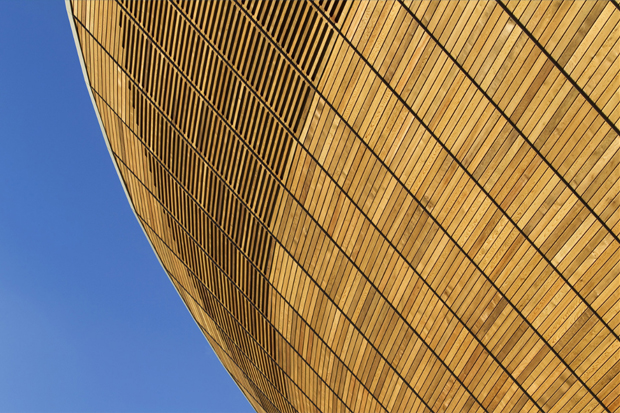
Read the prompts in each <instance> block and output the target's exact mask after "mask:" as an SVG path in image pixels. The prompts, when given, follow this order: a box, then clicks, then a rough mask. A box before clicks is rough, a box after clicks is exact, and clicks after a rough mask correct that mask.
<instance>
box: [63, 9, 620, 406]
mask: <svg viewBox="0 0 620 413" xmlns="http://www.w3.org/2000/svg"><path fill="white" fill-rule="evenodd" d="M67 7H68V11H69V14H70V18H71V21H72V25H73V28H74V32H75V36H76V41H77V43H78V49H79V51H80V56H81V58H82V61H83V66H84V71H85V76H86V78H87V83H88V87H89V89H90V93H91V95H92V98H93V102H94V105H95V108H96V111H97V113H98V116H99V118H100V121H101V124H102V128H103V130H104V134H105V136H106V140H107V142H108V144H109V148H110V152H111V155H112V158H113V161H114V163H115V165H116V167H117V170H118V173H119V176H120V178H121V181H122V183H123V185H124V187H125V189H126V191H127V194H128V197H129V198H130V202H131V205H132V207H133V208H134V211H135V213H136V216H137V218H138V220H139V222H140V223H141V225H142V227H143V228H144V231H145V233H146V235H147V237H148V239H149V240H150V242H151V244H152V246H153V248H154V250H155V252H156V253H157V255H158V257H159V258H160V260H161V263H162V265H163V267H164V269H165V271H166V272H167V274H168V275H169V277H170V279H171V281H172V283H173V284H174V286H175V288H176V289H177V291H178V292H179V294H180V296H181V297H182V299H183V300H184V302H185V303H186V305H187V307H188V309H189V311H190V312H191V314H192V315H193V317H194V318H195V320H196V322H197V324H198V326H199V327H200V329H201V330H202V332H203V333H204V335H205V336H206V338H207V339H208V340H209V342H210V343H211V345H212V347H213V349H214V350H215V352H216V353H217V355H218V357H219V358H220V360H221V361H222V363H223V364H224V366H225V367H226V368H227V369H228V371H229V372H230V373H231V375H232V377H233V379H234V380H235V381H236V382H237V384H238V385H239V387H240V389H241V390H242V391H243V393H244V394H245V395H246V397H247V398H248V399H249V401H250V402H251V403H252V405H253V406H254V407H255V408H256V410H257V411H265V412H314V411H324V412H347V411H348V412H448V413H450V412H470V411H471V412H473V411H477V412H508V411H515V412H517V411H519V412H530V411H532V412H534V411H544V412H569V411H574V412H582V411H590V412H616V411H620V339H619V336H618V334H619V333H620V240H619V234H620V211H619V210H618V209H619V207H620V168H619V163H620V154H619V153H618V151H619V150H620V137H619V130H618V123H619V120H620V107H619V104H620V92H619V90H620V76H619V67H620V60H619V59H620V58H619V52H620V31H619V29H618V28H619V27H620V7H619V6H618V3H617V2H615V1H610V2H607V1H565V2H564V1H547V2H529V1H512V0H509V1H506V0H498V1H479V2H476V1H405V0H403V1H393V2H375V1H368V2H366V1H361V2H360V1H351V2H349V1H346V2H345V1H330V0H325V1H316V2H306V1H288V2H273V1H243V0H235V1H226V2H224V1H214V2H184V1H173V2H163V1H161V2H132V1H117V2H111V1H110V2H86V1H71V2H69V3H67ZM205 374H208V373H207V372H205Z"/></svg>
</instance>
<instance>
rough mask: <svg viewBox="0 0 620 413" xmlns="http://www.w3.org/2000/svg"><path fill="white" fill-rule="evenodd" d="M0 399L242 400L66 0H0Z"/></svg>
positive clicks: (125, 405)
mask: <svg viewBox="0 0 620 413" xmlns="http://www.w3.org/2000/svg"><path fill="white" fill-rule="evenodd" d="M0 82H1V83H0V140H1V143H2V146H1V147H0V412H243V411H252V409H251V407H250V405H249V404H248V403H247V401H246V400H245V398H244V396H243V395H242V393H241V392H240V391H239V390H238V389H237V387H236V385H235V383H234V382H233V381H232V379H231V378H230V377H229V376H228V374H227V373H226V371H225V370H224V368H223V367H222V366H221V364H220V363H219V361H218V359H217V357H216V356H215V354H214V353H213V351H212V350H211V348H210V347H209V345H208V343H207V341H206V340H205V339H204V337H203V336H202V334H201V333H200V331H199V330H198V328H197V327H196V325H195V323H194V321H193V320H192V318H191V316H190V315H189V313H188V311H187V310H186V308H185V306H184V305H183V303H182V301H181V299H180V298H179V297H178V295H177V293H176V291H175V290H174V288H173V286H172V284H171V283H170V281H169V280H168V278H167V277H166V275H165V273H164V272H163V270H162V269H161V268H160V266H159V263H158V261H157V259H156V258H155V255H154V253H153V251H152V250H151V247H150V246H149V244H148V242H147V240H146V238H145V236H144V235H143V233H142V230H141V229H140V227H139V225H138V223H137V221H136V219H135V217H134V215H133V213H132V212H131V209H130V207H129V204H128V203H127V199H126V198H125V194H124V193H123V190H122V187H121V184H120V182H119V181H118V178H117V176H116V172H115V171H114V167H113V165H112V161H111V160H110V157H109V155H108V152H107V150H106V147H105V144H104V141H103V137H102V135H101V132H100V130H99V125H98V123H97V119H96V117H95V113H94V110H93V107H92V104H91V102H90V99H89V97H88V93H87V90H86V86H85V84H84V80H83V77H82V73H81V69H80V64H79V61H78V57H77V53H76V49H75V44H74V42H73V37H72V34H71V29H70V26H69V21H68V18H67V13H66V11H65V5H64V2H61V1H55V2H48V1H38V2H35V1H21V2H20V1H6V0H3V1H0Z"/></svg>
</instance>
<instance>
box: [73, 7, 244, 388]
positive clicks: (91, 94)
mask: <svg viewBox="0 0 620 413" xmlns="http://www.w3.org/2000/svg"><path fill="white" fill-rule="evenodd" d="M65 7H66V9H67V17H68V18H69V24H70V25H71V32H72V33H73V41H74V42H75V46H76V49H77V54H78V57H79V59H80V66H81V67H82V75H83V76H84V83H86V89H87V90H88V95H89V96H90V101H91V103H92V104H93V109H94V110H95V114H96V115H97V121H98V122H99V128H100V129H101V133H102V134H103V140H104V141H105V146H106V148H108V153H109V154H110V158H111V160H112V164H113V165H114V169H115V170H116V174H117V175H118V179H119V181H120V182H121V186H122V187H123V191H125V196H126V197H127V201H128V203H129V206H130V207H131V211H132V212H133V214H134V216H135V217H136V221H138V224H139V225H140V228H141V229H142V232H143V233H144V236H145V238H146V239H147V241H148V243H149V245H150V246H151V249H152V250H153V254H154V255H155V257H156V258H157V261H158V262H159V265H160V266H161V268H162V269H163V270H164V274H166V276H167V277H168V280H169V281H170V283H171V284H172V286H173V287H174V290H175V291H176V293H177V294H178V295H179V298H180V299H181V302H182V303H183V305H184V306H185V308H186V309H187V312H188V313H189V315H190V317H191V319H192V320H194V322H195V323H196V326H197V327H198V330H199V331H200V332H201V334H202V335H203V336H204V333H203V332H202V328H201V327H200V325H199V324H198V321H196V319H195V318H194V316H193V315H192V312H191V311H190V309H189V307H188V306H187V304H186V303H185V300H183V297H182V296H181V293H179V291H178V289H177V287H176V285H175V284H174V282H173V281H172V278H170V274H168V271H166V267H165V266H164V264H163V263H162V262H161V259H160V258H159V255H158V254H157V251H156V250H155V246H154V245H153V243H152V242H151V239H150V238H149V237H148V235H147V233H146V230H145V229H144V226H143V225H142V222H141V221H140V218H138V214H137V213H136V210H135V208H134V206H133V203H132V202H131V198H130V197H129V192H128V191H127V187H126V186H125V181H124V180H123V177H122V175H121V172H120V170H119V169H118V165H117V164H116V161H115V160H114V154H113V153H112V148H111V147H110V142H109V140H108V135H107V133H106V131H105V128H104V127H103V122H102V121H101V115H100V114H99V109H98V108H97V104H96V103H95V97H94V96H93V92H92V90H91V86H90V81H89V79H88V73H87V71H86V65H85V64H84V56H83V55H82V48H81V47H80V39H79V38H78V35H77V30H76V29H75V21H74V19H73V12H72V6H71V1H70V0H65ZM206 341H207V343H209V346H210V347H211V350H212V351H213V354H215V356H216V357H217V359H218V360H219V362H220V365H221V366H222V367H224V371H226V373H227V374H228V375H229V376H230V378H231V379H232V381H233V383H235V385H236V386H237V388H238V389H239V391H241V394H245V393H244V391H243V389H242V388H241V386H240V385H239V383H237V381H236V380H235V378H234V377H233V376H232V374H230V372H229V371H228V369H227V368H226V367H225V365H224V363H223V362H222V359H221V358H220V356H219V354H217V352H216V351H215V349H214V348H213V345H212V344H211V342H210V341H209V340H206Z"/></svg>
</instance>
